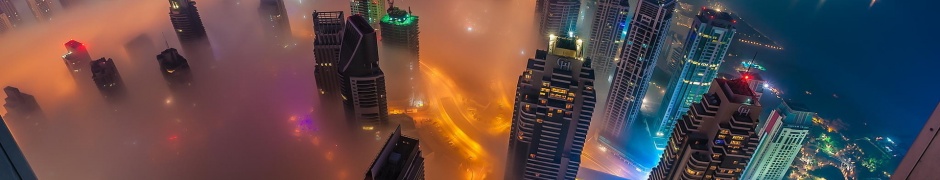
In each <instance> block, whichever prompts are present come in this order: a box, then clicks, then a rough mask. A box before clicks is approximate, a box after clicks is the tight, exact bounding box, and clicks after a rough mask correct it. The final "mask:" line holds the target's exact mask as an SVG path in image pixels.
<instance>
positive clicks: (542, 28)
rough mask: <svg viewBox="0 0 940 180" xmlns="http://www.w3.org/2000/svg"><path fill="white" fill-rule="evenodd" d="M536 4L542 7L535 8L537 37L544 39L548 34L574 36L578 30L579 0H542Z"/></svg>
mask: <svg viewBox="0 0 940 180" xmlns="http://www.w3.org/2000/svg"><path fill="white" fill-rule="evenodd" d="M541 3H542V4H539V5H537V7H541V8H543V9H539V10H536V12H541V13H536V15H537V17H535V19H536V20H537V21H538V22H539V37H542V39H544V38H545V37H548V36H549V35H553V34H554V35H557V36H572V37H573V36H574V33H575V32H577V31H578V29H577V27H576V26H577V25H578V14H579V13H580V10H581V1H580V0H542V1H541Z"/></svg>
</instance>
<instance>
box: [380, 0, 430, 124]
mask: <svg viewBox="0 0 940 180" xmlns="http://www.w3.org/2000/svg"><path fill="white" fill-rule="evenodd" d="M379 24H380V25H381V26H382V45H383V47H385V51H384V54H383V57H385V59H383V61H384V62H383V66H384V67H385V69H383V71H385V72H394V73H395V74H402V76H396V77H394V78H389V79H388V80H389V83H390V84H396V87H395V89H389V94H392V95H393V97H406V98H407V99H406V101H407V102H408V105H409V106H411V107H415V106H418V105H420V104H421V100H420V99H421V98H420V97H421V95H420V93H419V92H418V90H419V89H420V88H418V86H419V85H420V84H419V83H417V82H416V81H417V80H418V79H420V72H419V70H420V67H419V65H420V62H419V54H418V53H419V44H418V34H419V33H420V31H418V16H415V15H413V14H411V10H410V9H409V10H408V11H405V10H402V9H399V8H398V7H395V6H394V5H392V7H390V8H388V13H387V14H386V15H385V16H384V17H382V21H381V22H380V23H379ZM394 100H396V101H397V100H401V99H394Z"/></svg>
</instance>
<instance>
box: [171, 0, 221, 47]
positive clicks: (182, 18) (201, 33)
mask: <svg viewBox="0 0 940 180" xmlns="http://www.w3.org/2000/svg"><path fill="white" fill-rule="evenodd" d="M169 1H170V22H172V23H173V29H174V30H173V31H174V32H176V37H178V38H179V40H180V44H181V45H183V51H186V53H187V54H188V55H189V56H199V57H197V58H195V59H197V60H199V61H210V60H212V48H211V44H210V43H209V37H208V36H207V35H206V27H205V26H203V25H202V19H201V18H200V17H199V10H197V9H196V2H195V1H191V0H169Z"/></svg>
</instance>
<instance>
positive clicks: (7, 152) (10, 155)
mask: <svg viewBox="0 0 940 180" xmlns="http://www.w3.org/2000/svg"><path fill="white" fill-rule="evenodd" d="M0 153H3V156H0V179H11V180H36V179H39V178H37V177H36V174H35V173H33V168H32V167H29V162H27V161H26V156H25V155H23V150H20V147H19V145H17V144H16V139H14V138H13V133H10V127H9V126H7V123H6V122H5V121H3V118H0Z"/></svg>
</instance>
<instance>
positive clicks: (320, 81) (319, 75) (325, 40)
mask: <svg viewBox="0 0 940 180" xmlns="http://www.w3.org/2000/svg"><path fill="white" fill-rule="evenodd" d="M345 26H346V19H345V16H343V11H332V12H316V11H315V12H313V30H314V33H315V34H316V39H315V40H314V41H313V56H314V58H316V62H317V65H316V67H315V69H314V72H313V73H314V75H315V76H316V77H315V78H316V80H317V89H318V91H319V92H318V94H320V100H321V102H324V103H325V104H333V103H338V102H339V101H340V100H342V95H341V93H340V86H342V83H341V82H342V80H341V78H340V77H339V71H338V70H337V66H339V64H340V63H339V62H340V61H339V52H340V47H342V44H343V27H345Z"/></svg>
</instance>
